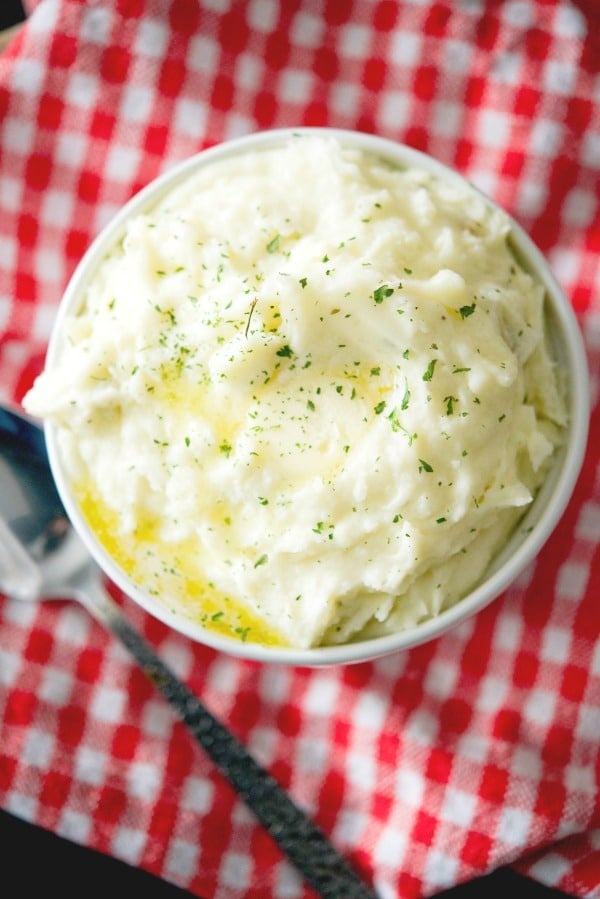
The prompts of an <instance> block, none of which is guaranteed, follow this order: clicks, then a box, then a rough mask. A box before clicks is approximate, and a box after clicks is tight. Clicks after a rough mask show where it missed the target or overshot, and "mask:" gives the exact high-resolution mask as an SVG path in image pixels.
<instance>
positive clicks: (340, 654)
mask: <svg viewBox="0 0 600 899" xmlns="http://www.w3.org/2000/svg"><path fill="white" fill-rule="evenodd" d="M307 135H319V136H330V137H332V138H334V139H336V140H339V141H340V142H341V143H343V144H344V145H345V146H347V147H350V148H355V149H359V150H364V151H366V152H369V153H374V154H376V155H379V156H381V157H383V158H385V159H387V160H389V161H391V162H392V163H394V164H396V165H401V166H415V167H419V168H422V169H424V170H426V171H427V172H429V173H431V174H433V175H436V176H438V177H440V178H443V179H444V180H446V181H449V182H454V183H456V184H459V185H462V186H467V187H468V188H470V189H471V190H472V191H474V192H475V193H476V194H478V195H479V196H480V197H481V198H482V199H483V200H484V201H485V202H486V204H487V205H488V206H489V207H491V208H492V209H497V210H501V211H502V212H503V213H504V215H506V216H507V218H508V221H509V224H510V239H511V242H512V243H513V245H514V247H515V248H516V250H517V251H518V253H519V254H520V257H521V260H522V262H523V264H524V265H525V267H526V268H527V269H528V270H529V271H530V272H531V273H532V274H533V275H534V276H535V277H537V278H538V279H539V281H540V282H541V283H542V284H543V286H544V288H545V293H546V305H547V308H548V309H549V312H550V316H551V318H552V319H553V322H552V329H553V333H554V335H555V337H556V338H557V341H558V351H559V354H560V356H562V359H561V362H562V364H564V365H565V368H566V372H567V396H568V403H569V416H570V422H569V427H568V431H567V440H566V442H565V444H564V445H563V446H562V447H561V449H560V450H559V452H558V453H557V457H556V460H555V462H554V464H553V466H552V468H551V470H550V473H549V476H548V478H547V479H546V480H545V481H544V484H543V485H542V487H541V488H540V490H539V492H538V494H537V495H536V497H535V499H534V501H533V503H532V504H531V506H530V507H529V510H528V511H527V513H526V514H525V516H524V518H523V519H522V520H521V522H520V523H519V525H518V526H517V528H516V529H515V532H514V533H513V535H512V537H511V539H510V540H509V542H508V544H507V545H506V546H505V547H504V549H503V550H502V551H501V552H500V553H499V554H498V555H497V556H496V557H495V559H494V560H493V562H492V563H491V566H490V567H489V568H488V572H487V573H486V574H485V575H484V576H483V578H482V579H481V581H480V582H479V584H478V585H477V586H476V587H475V588H474V589H473V590H471V591H470V592H469V593H467V594H466V595H465V596H464V597H463V598H462V599H460V600H459V601H458V602H457V603H455V605H453V606H451V607H450V608H449V609H446V610H444V611H443V612H441V613H439V614H438V615H437V616H435V617H433V618H431V619H427V620H426V621H423V622H421V623H419V624H418V625H415V626H414V627H411V628H408V629H405V630H402V631H399V632H396V633H394V634H389V635H386V636H382V637H375V638H371V639H368V640H363V641H357V642H354V643H353V642H350V643H345V644H340V645H335V646H320V647H315V648H311V649H296V648H289V647H281V646H267V645H263V644H258V643H253V642H250V641H246V642H243V641H239V640H235V639H233V638H229V637H226V636H223V635H220V634H217V633H215V632H213V631H211V630H209V629H207V628H204V627H202V626H201V625H199V624H197V623H195V622H193V621H191V620H188V619H186V618H185V617H184V616H182V615H181V614H180V615H176V614H175V613H173V612H172V611H171V610H170V609H169V608H168V607H167V605H166V604H162V603H161V602H160V600H158V599H155V598H153V597H152V596H150V595H149V594H147V593H146V592H144V590H143V589H142V588H141V587H138V586H137V585H136V584H134V583H133V582H132V581H131V580H130V579H129V577H128V576H127V575H126V573H125V572H124V571H123V570H122V569H121V568H120V567H119V566H118V565H117V564H116V563H115V562H114V560H113V559H112V558H111V556H110V555H109V553H108V552H107V551H106V549H105V548H104V546H103V545H102V544H101V543H100V541H99V539H98V538H97V537H96V535H95V533H94V532H93V530H92V529H91V527H90V525H89V524H88V523H87V521H86V519H85V518H84V516H83V513H82V512H81V510H80V508H79V506H78V504H77V503H76V501H75V499H74V497H73V494H72V491H71V489H70V485H69V480H68V477H67V474H66V472H65V469H64V466H63V465H62V462H61V458H60V452H59V447H58V442H57V434H58V430H59V429H58V427H57V426H56V425H55V424H54V423H53V422H52V421H50V420H46V421H45V422H44V434H45V439H46V445H47V450H48V457H49V462H50V468H51V471H52V474H53V477H54V480H55V483H56V487H57V490H58V492H59V495H60V498H61V500H62V502H63V505H64V507H65V510H66V512H67V515H68V516H69V518H70V520H71V522H72V524H73V526H74V528H75V530H76V531H77V533H78V535H79V537H80V538H81V539H82V540H83V542H84V544H85V546H86V547H87V549H88V551H89V552H90V554H91V555H92V557H93V558H94V559H95V560H96V562H97V563H98V564H99V566H100V568H101V569H102V570H103V571H104V573H105V575H106V576H107V577H108V578H109V579H110V580H112V581H113V582H114V584H115V585H116V586H117V587H119V588H120V589H121V590H122V592H123V593H124V594H125V595H126V596H127V597H129V598H130V599H131V600H133V601H134V602H136V603H137V604H138V605H139V606H140V607H141V608H143V609H144V610H145V611H146V612H148V613H149V614H151V615H152V616H153V617H154V618H157V619H158V620H160V621H162V622H163V623H164V624H166V625H167V626H169V627H170V628H172V629H173V630H174V631H176V632H178V633H180V634H183V635H184V636H187V637H188V638H190V639H192V640H193V641H194V642H197V643H201V644H204V645H205V646H209V647H211V648H212V649H215V650H217V651H220V652H224V653H226V654H227V655H229V656H236V657H238V658H242V659H246V660H251V661H257V662H269V663H276V664H284V665H293V666H307V667H320V666H331V665H339V664H351V663H358V662H364V661H370V660H374V659H376V658H380V657H383V656H386V655H389V654H391V653H395V652H398V651H402V650H406V649H411V648H413V647H415V646H417V645H420V644H422V643H425V642H428V641H430V640H432V639H434V638H435V637H437V636H440V635H441V634H442V633H445V632H446V631H448V630H449V629H451V628H454V627H455V626H456V625H457V624H459V623H460V622H462V621H464V620H466V619H467V618H471V617H472V616H473V615H474V614H476V613H477V612H479V611H481V610H482V609H483V608H485V607H486V606H487V605H488V604H490V603H491V602H492V601H493V600H494V599H496V598H498V597H499V596H500V594H501V593H502V592H503V591H504V590H505V589H506V588H507V587H508V586H509V585H510V584H512V583H514V581H515V580H516V578H517V577H518V576H519V575H520V574H521V573H522V571H523V570H524V569H525V568H526V566H527V565H528V564H529V563H530V562H532V560H533V559H534V558H535V556H536V555H537V554H538V552H539V551H540V549H541V548H542V546H543V545H544V544H545V543H546V541H547V539H548V538H549V537H550V535H551V533H552V532H553V531H554V529H555V527H556V525H557V524H558V522H559V520H560V518H561V516H562V514H563V512H564V510H565V508H566V506H567V504H568V503H569V500H570V498H571V496H572V493H573V491H574V489H575V486H576V482H577V479H578V477H579V473H580V471H581V467H582V465H583V459H584V454H585V450H586V445H587V437H588V429H589V415H590V395H589V372H588V367H587V361H586V353H585V347H584V343H583V338H582V334H581V331H580V329H579V325H578V322H577V318H576V315H575V312H574V310H573V307H572V306H571V303H570V302H569V300H568V299H567V297H566V295H565V293H564V292H563V290H562V288H561V286H560V285H559V283H558V281H557V279H556V277H555V276H554V274H553V272H552V271H551V269H550V265H549V263H548V261H547V260H546V258H545V257H544V256H543V255H542V253H541V251H540V250H539V248H538V247H537V246H536V245H535V244H534V242H533V241H532V239H531V238H530V237H529V236H528V234H527V233H526V232H525V231H524V229H523V228H522V227H521V226H520V225H519V224H518V222H517V221H516V220H515V219H514V218H513V217H512V216H511V215H510V214H509V213H508V212H507V211H506V210H504V209H503V208H502V207H501V206H500V205H499V204H498V203H497V202H495V201H494V200H493V199H491V198H490V197H489V196H488V195H487V194H485V193H484V192H483V191H482V190H480V189H479V188H478V187H477V186H475V185H474V184H473V183H472V182H471V181H470V180H469V179H468V178H466V177H465V176H464V175H462V174H460V173H459V172H458V171H456V170H454V169H452V168H450V167H449V166H447V165H446V164H444V163H442V162H440V161H439V160H437V159H435V158H434V157H433V156H430V155H428V154H426V153H424V152H422V151H420V150H417V149H415V148H413V147H410V146H408V145H406V144H402V143H399V142H397V141H395V140H393V139H390V138H386V137H381V136H379V135H374V134H369V133H366V132H360V131H353V130H349V129H343V128H332V127H325V126H323V127H321V126H302V127H289V128H274V129H269V130H265V131H258V132H253V133H251V134H247V135H244V136H242V137H233V138H230V139H228V140H225V141H223V142H221V143H219V144H216V145H214V146H211V147H208V148H206V149H203V150H200V151H199V152H197V153H195V154H193V155H192V156H190V157H188V158H186V159H184V160H182V161H181V162H179V163H176V164H174V165H172V166H171V167H170V168H168V169H167V170H166V171H164V172H163V173H162V174H160V175H159V176H158V177H156V178H154V179H153V180H152V181H150V182H149V183H148V184H147V185H146V186H145V187H143V188H142V189H141V190H139V191H138V192H137V193H135V194H134V195H133V196H132V197H131V198H130V199H129V200H128V201H127V202H126V203H125V204H124V205H123V206H122V207H121V208H120V209H119V211H118V212H117V213H116V214H115V215H114V216H113V218H112V219H111V220H110V221H109V222H108V223H107V224H106V225H105V226H104V227H103V228H102V229H101V230H100V232H99V233H98V235H97V236H96V237H95V239H94V240H93V241H92V243H91V244H90V245H89V247H88V249H87V250H86V252H85V253H84V254H83V256H82V257H81V259H80V261H79V263H78V264H77V266H76V267H75V269H74V271H73V273H72V275H71V277H70V279H69V282H68V284H67V286H66V289H65V291H64V293H63V296H62V299H61V301H60V303H59V307H58V310H57V314H56V318H55V321H54V324H53V327H52V332H51V336H50V340H49V343H48V349H47V354H46V363H45V364H46V366H47V367H50V368H51V367H52V365H53V363H54V362H55V360H56V358H57V356H58V354H59V352H60V334H61V331H62V325H63V322H64V320H65V319H66V318H67V317H68V316H69V315H70V314H71V312H72V311H73V309H75V308H77V305H78V303H80V302H81V301H82V298H83V292H84V290H85V288H86V286H87V284H88V282H89V281H90V279H91V278H92V277H93V275H94V272H95V270H96V267H97V266H98V264H99V263H100V262H101V261H102V259H103V258H104V257H105V255H106V253H107V252H108V251H109V249H110V248H111V247H113V246H114V244H115V243H116V242H117V241H118V240H119V238H120V236H121V235H122V233H123V231H124V229H125V225H126V222H127V220H128V219H129V218H130V217H131V216H132V215H135V214H138V213H139V212H141V211H143V210H147V209H149V208H151V207H153V206H154V205H155V204H156V203H157V202H159V200H160V199H161V197H162V196H164V194H165V193H166V192H167V191H170V190H171V189H173V188H174V187H175V186H176V185H177V184H179V183H180V182H182V181H183V180H185V179H186V178H187V177H189V176H190V175H191V174H192V173H194V172H195V171H196V170H197V169H198V168H205V167H206V166H210V165H211V164H212V163H213V162H217V161H220V160H222V159H226V158H229V157H231V156H235V155H239V154H242V153H246V152H248V151H254V150H258V149H263V148H268V147H275V146H278V145H281V144H283V143H285V142H286V141H287V140H289V139H290V138H293V137H303V136H307Z"/></svg>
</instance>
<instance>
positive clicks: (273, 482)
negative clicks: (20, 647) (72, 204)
mask: <svg viewBox="0 0 600 899" xmlns="http://www.w3.org/2000/svg"><path fill="white" fill-rule="evenodd" d="M508 233H509V223H508V220H507V218H506V217H505V216H504V215H503V214H502V213H501V212H499V211H497V210H495V209H492V208H490V206H489V205H488V204H487V203H486V202H484V201H483V199H482V198H481V197H480V196H479V195H478V194H477V193H476V192H475V191H471V190H470V189H467V188H464V187H462V186H460V185H457V184H456V183H446V182H443V181H440V180H437V179H436V178H435V177H433V176H431V175H429V174H427V173H425V172H423V171H418V170H412V169H411V170H399V169H395V168H392V167H390V166H389V165H388V164H386V163H385V162H383V161H381V160H380V159H378V158H375V157H371V156H368V155H365V154H364V153H362V152H361V151H358V150H354V149H344V148H342V147H341V146H340V145H339V144H338V143H337V142H336V141H335V140H334V139H331V138H324V137H321V136H313V135H310V136H307V135H304V136H301V137H297V138H293V139H291V140H290V141H289V143H287V144H286V145H284V146H281V147H278V148H275V149H265V150H258V151H255V152H253V153H249V154H247V155H245V156H243V157H235V158H230V159H225V160H224V161H223V160H222V161H219V162H215V163H213V164H212V165H210V166H207V167H206V168H204V169H201V170H200V171H198V173H197V174H195V175H193V176H192V177H191V178H190V179H189V180H187V181H186V182H185V183H183V184H181V185H180V186H178V187H176V188H175V189H173V190H172V191H171V193H170V194H169V195H168V196H166V197H165V198H164V199H163V200H162V202H160V203H159V204H158V205H157V206H155V207H154V208H153V209H151V210H150V211H149V212H148V213H147V214H145V215H138V216H136V217H135V218H133V219H132V220H131V221H130V222H129V224H128V226H127V229H126V233H125V234H124V236H123V239H122V241H121V242H120V243H119V244H118V246H115V248H114V250H113V252H111V253H110V254H109V256H108V257H107V258H106V259H105V260H104V261H103V263H102V264H101V265H100V267H99V269H98V271H97V273H96V276H95V278H94V279H93V282H92V283H91V284H90V285H89V289H88V290H87V293H86V296H85V300H84V303H83V306H82V308H81V309H80V310H78V312H77V314H74V315H72V316H71V317H70V318H69V319H68V320H67V321H66V323H65V325H64V341H63V344H62V349H61V353H60V356H59V358H58V361H57V362H56V364H53V365H52V366H51V367H50V368H48V369H47V370H46V371H45V372H44V373H42V375H41V376H40V377H39V378H38V380H37V381H36V383H35V385H34V386H33V388H32V390H31V391H30V392H29V394H28V396H27V397H26V400H25V406H26V408H27V409H28V410H29V411H30V412H31V413H34V414H37V415H40V416H44V417H51V418H52V419H53V420H54V421H55V422H56V423H57V424H58V426H59V428H60V446H61V452H62V453H63V455H64V457H65V459H66V460H67V466H66V467H67V468H68V470H70V471H71V472H72V477H73V483H74V485H75V488H76V491H77V495H78V497H79V499H80V501H81V504H82V506H83V509H84V511H85V513H86V515H87V516H88V518H89V520H90V522H91V524H92V526H93V527H94V528H95V530H96V531H97V533H98V535H99V537H100V539H101V540H102V541H103V542H104V543H105V545H106V546H107V547H108V549H109V550H110V551H111V552H112V553H113V554H114V555H115V557H116V558H117V560H118V562H119V563H120V564H121V566H122V567H123V568H124V569H125V570H126V571H127V572H128V573H129V574H130V575H131V577H132V578H133V579H134V581H136V582H137V583H138V584H140V585H142V586H143V587H144V588H145V589H146V590H148V591H150V592H151V593H153V594H155V595H157V596H159V597H160V598H161V600H162V601H163V602H164V603H166V604H168V605H170V606H173V607H176V608H178V609H180V610H181V611H183V614H186V615H188V616H190V617H191V618H194V619H196V620H198V621H201V622H203V623H204V624H206V625H207V626H209V627H213V628H217V629H219V630H221V631H223V632H225V633H229V634H233V635H237V636H238V637H239V638H241V639H247V640H257V641H263V642H269V641H271V642H281V643H283V644H287V645H292V646H295V647H309V646H316V645H321V644H327V643H337V642H344V641H350V640H355V639H357V638H360V637H364V636H367V635H368V636H372V635H379V634H385V633H390V632H393V631H396V630H398V629H402V628H407V627H410V626H412V625H415V624H416V623H418V622H420V621H422V620H424V619H426V618H429V617H431V616H435V615H436V614H438V613H439V612H440V610H441V609H443V608H445V607H448V606H450V605H451V604H453V603H456V602H457V601H459V600H460V598H461V597H463V596H464V594H465V593H466V592H467V591H468V590H469V589H470V588H471V587H472V586H473V585H474V584H475V583H476V582H477V581H478V579H480V578H481V576H482V574H483V572H484V571H485V568H486V566H487V565H488V564H489V562H490V559H491V558H492V557H493V555H494V553H495V552H496V551H497V549H498V547H499V546H500V545H501V544H502V543H503V541H505V540H506V538H507V535H508V534H509V532H510V531H511V529H512V528H514V526H515V524H516V522H517V521H518V519H519V517H520V516H521V515H522V514H523V512H524V511H525V510H526V508H527V506H528V504H530V503H531V501H532V497H533V496H534V494H535V491H536V489H537V488H538V487H539V485H540V483H541V481H542V480H543V478H544V475H545V472H546V470H547V466H548V463H549V460H550V459H551V457H552V455H553V453H554V451H555V449H556V447H557V446H558V444H559V443H560V441H561V435H562V429H563V427H564V425H565V423H566V421H565V419H566V412H565V405H564V402H563V399H562V391H561V388H560V384H559V382H558V380H557V368H556V365H555V363H554V362H553V360H552V358H551V355H550V352H549V346H548V341H547V337H546V333H545V321H544V291H543V288H542V287H541V285H539V284H537V283H534V281H533V280H532V278H531V277H530V275H529V274H527V273H526V272H525V271H524V270H523V269H522V268H521V267H520V265H519V264H518V262H517V260H516V259H515V257H514V256H513V254H512V253H511V250H510V246H509V243H508V240H507V237H508Z"/></svg>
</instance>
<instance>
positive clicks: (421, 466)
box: [419, 459, 433, 473]
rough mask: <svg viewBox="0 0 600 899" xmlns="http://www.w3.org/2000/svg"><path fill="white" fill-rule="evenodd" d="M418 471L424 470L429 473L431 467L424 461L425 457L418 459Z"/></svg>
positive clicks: (431, 469)
mask: <svg viewBox="0 0 600 899" xmlns="http://www.w3.org/2000/svg"><path fill="white" fill-rule="evenodd" d="M419 471H426V472H428V473H431V472H432V471H433V468H432V467H431V465H430V464H429V462H426V461H425V459H419Z"/></svg>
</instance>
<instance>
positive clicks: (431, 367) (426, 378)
mask: <svg viewBox="0 0 600 899" xmlns="http://www.w3.org/2000/svg"><path fill="white" fill-rule="evenodd" d="M436 362H437V359H432V360H431V362H430V363H429V365H428V366H427V370H426V371H425V374H424V375H423V380H424V381H431V379H432V378H433V372H434V371H435V365H436Z"/></svg>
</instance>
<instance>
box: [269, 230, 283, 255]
mask: <svg viewBox="0 0 600 899" xmlns="http://www.w3.org/2000/svg"><path fill="white" fill-rule="evenodd" d="M280 241H281V235H280V234H276V235H275V237H274V238H273V239H272V240H270V241H269V243H268V244H267V253H276V252H277V250H278V249H279V244H280Z"/></svg>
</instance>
